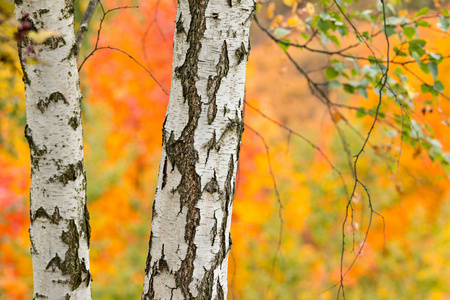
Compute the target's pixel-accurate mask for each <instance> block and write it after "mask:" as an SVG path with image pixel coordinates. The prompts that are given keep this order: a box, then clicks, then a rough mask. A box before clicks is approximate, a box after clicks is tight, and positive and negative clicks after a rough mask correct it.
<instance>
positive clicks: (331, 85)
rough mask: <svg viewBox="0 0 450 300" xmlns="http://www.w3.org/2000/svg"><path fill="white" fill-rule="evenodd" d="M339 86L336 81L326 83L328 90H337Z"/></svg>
mask: <svg viewBox="0 0 450 300" xmlns="http://www.w3.org/2000/svg"><path fill="white" fill-rule="evenodd" d="M341 86H342V83H341V82H340V81H338V80H332V81H330V82H329V83H328V88H330V89H334V88H338V87H341Z"/></svg>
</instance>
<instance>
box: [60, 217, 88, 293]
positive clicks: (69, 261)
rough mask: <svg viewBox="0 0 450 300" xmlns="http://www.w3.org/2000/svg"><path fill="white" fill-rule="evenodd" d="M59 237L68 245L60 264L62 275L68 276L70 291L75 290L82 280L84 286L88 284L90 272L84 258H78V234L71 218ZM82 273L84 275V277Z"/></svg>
mask: <svg viewBox="0 0 450 300" xmlns="http://www.w3.org/2000/svg"><path fill="white" fill-rule="evenodd" d="M61 239H62V241H63V242H64V243H65V244H66V245H68V246H69V249H67V251H66V254H65V259H64V261H62V262H61V264H60V269H61V271H62V274H63V275H69V276H70V279H69V283H70V285H71V287H72V291H74V290H76V289H77V288H78V287H79V286H80V284H81V283H82V282H86V286H89V283H90V281H91V274H90V272H89V270H87V268H86V263H85V262H84V259H80V257H79V255H78V249H79V247H80V236H79V234H78V230H77V226H76V224H75V221H74V220H73V219H71V220H69V226H68V230H67V231H63V232H62V235H61ZM53 259H54V258H53ZM83 275H85V276H86V277H85V278H84V279H83Z"/></svg>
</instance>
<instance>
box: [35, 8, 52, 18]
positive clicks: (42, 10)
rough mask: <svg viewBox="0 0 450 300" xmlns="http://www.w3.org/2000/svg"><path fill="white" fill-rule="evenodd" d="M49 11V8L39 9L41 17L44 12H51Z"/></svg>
mask: <svg viewBox="0 0 450 300" xmlns="http://www.w3.org/2000/svg"><path fill="white" fill-rule="evenodd" d="M49 12H50V10H49V9H47V8H40V9H39V10H38V14H39V17H42V15H43V14H47V13H49Z"/></svg>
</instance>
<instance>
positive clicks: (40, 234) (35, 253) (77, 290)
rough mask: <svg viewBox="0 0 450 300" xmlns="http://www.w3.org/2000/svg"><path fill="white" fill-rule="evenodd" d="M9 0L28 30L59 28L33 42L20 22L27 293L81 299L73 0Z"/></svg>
mask: <svg viewBox="0 0 450 300" xmlns="http://www.w3.org/2000/svg"><path fill="white" fill-rule="evenodd" d="M15 2H16V17H17V19H19V20H20V21H21V22H22V23H23V24H24V23H27V24H28V27H30V28H31V29H32V31H39V30H50V31H55V32H56V33H57V34H58V35H57V36H53V37H49V38H47V39H46V40H45V41H44V42H43V43H42V44H40V45H37V44H36V43H35V42H33V41H32V40H31V39H30V38H28V37H27V36H26V35H24V36H22V37H21V36H20V35H21V34H23V31H24V28H22V29H20V30H19V55H20V58H21V63H22V69H23V73H24V77H23V81H24V83H25V94H26V106H27V125H26V127H25V137H26V138H27V140H28V143H29V146H30V155H31V191H30V206H31V208H30V218H31V225H30V239H31V256H32V259H33V278H34V292H33V296H34V299H83V300H86V299H90V298H91V290H90V283H91V274H90V272H89V237H90V227H89V214H88V211H87V208H86V175H85V170H84V162H83V142H82V128H81V98H82V97H81V93H80V89H79V79H78V71H77V65H76V57H77V55H76V51H74V49H76V48H74V47H75V35H74V31H73V22H74V16H73V12H74V7H73V1H67V0H16V1H15ZM29 59H34V60H36V61H37V63H36V62H35V63H27V60H29Z"/></svg>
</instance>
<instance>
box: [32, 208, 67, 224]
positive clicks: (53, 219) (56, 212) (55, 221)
mask: <svg viewBox="0 0 450 300" xmlns="http://www.w3.org/2000/svg"><path fill="white" fill-rule="evenodd" d="M37 218H44V219H48V220H50V222H51V223H53V224H56V225H58V224H59V221H60V220H61V219H62V217H61V215H60V214H59V208H58V206H55V210H54V211H53V214H52V215H51V216H50V215H49V214H48V213H47V212H46V211H45V209H44V208H43V207H42V206H41V207H39V208H38V210H37V211H36V213H35V214H34V217H33V218H32V219H31V222H34V221H35V220H36V219H37Z"/></svg>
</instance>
